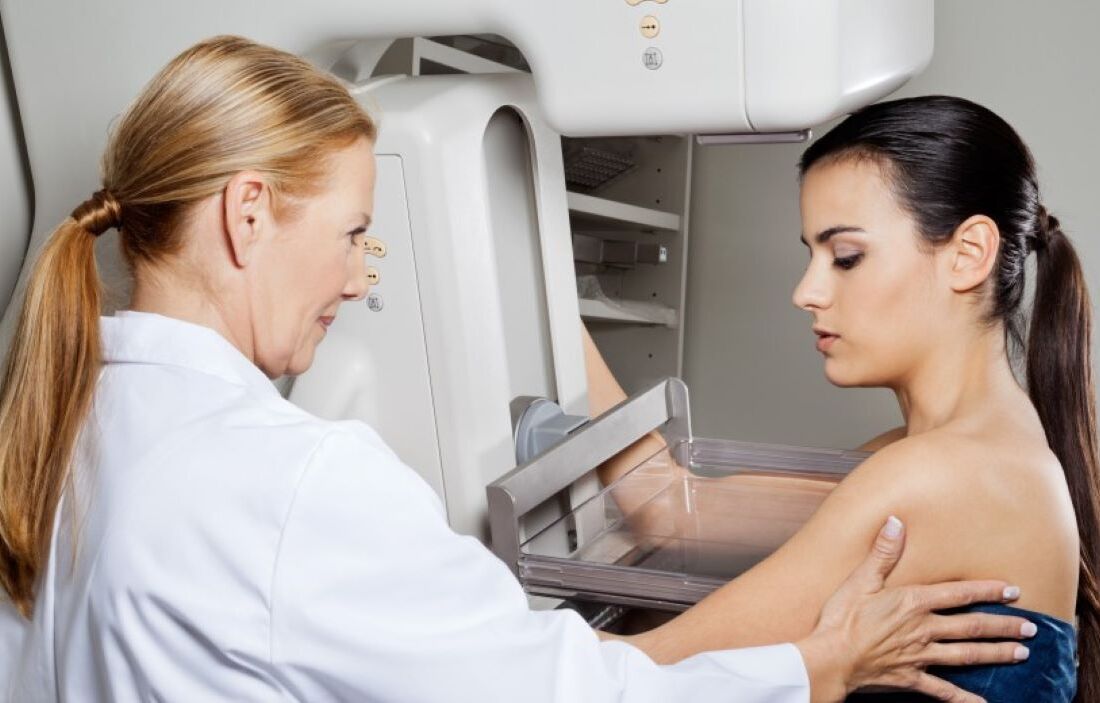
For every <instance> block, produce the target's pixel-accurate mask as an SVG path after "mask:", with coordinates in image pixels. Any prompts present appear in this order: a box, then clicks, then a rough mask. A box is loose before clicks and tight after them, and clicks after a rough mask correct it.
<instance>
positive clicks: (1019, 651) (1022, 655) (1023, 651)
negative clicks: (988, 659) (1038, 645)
mask: <svg viewBox="0 0 1100 703" xmlns="http://www.w3.org/2000/svg"><path fill="white" fill-rule="evenodd" d="M1030 656H1031V651H1030V650H1029V649H1028V648H1027V647H1024V646H1023V645H1021V646H1019V647H1017V648H1016V651H1015V652H1013V653H1012V657H1013V658H1014V659H1015V660H1016V661H1018V662H1022V661H1023V660H1025V659H1027V658H1028V657H1030Z"/></svg>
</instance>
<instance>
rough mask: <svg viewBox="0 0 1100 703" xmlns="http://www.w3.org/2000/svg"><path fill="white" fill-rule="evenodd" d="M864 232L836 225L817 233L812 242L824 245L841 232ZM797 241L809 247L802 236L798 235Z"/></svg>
mask: <svg viewBox="0 0 1100 703" xmlns="http://www.w3.org/2000/svg"><path fill="white" fill-rule="evenodd" d="M866 231H867V230H865V229H863V228H862V227H855V226H853V225H836V226H834V227H830V228H828V229H823V230H821V231H820V232H818V233H817V234H816V235H814V241H815V242H817V243H818V244H824V243H825V242H827V241H829V240H830V239H832V238H833V237H834V236H836V235H838V234H840V233H842V232H866ZM798 241H800V242H802V243H803V244H805V245H806V246H810V245H809V244H807V243H806V238H805V237H803V236H802V235H799V237H798Z"/></svg>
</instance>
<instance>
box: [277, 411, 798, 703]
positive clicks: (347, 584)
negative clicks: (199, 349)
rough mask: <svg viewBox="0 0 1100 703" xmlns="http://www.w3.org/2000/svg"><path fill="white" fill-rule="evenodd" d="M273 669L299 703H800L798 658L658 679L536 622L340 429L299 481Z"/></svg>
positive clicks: (578, 621) (432, 506) (286, 537)
mask: <svg viewBox="0 0 1100 703" xmlns="http://www.w3.org/2000/svg"><path fill="white" fill-rule="evenodd" d="M270 597H271V662H270V663H271V667H272V671H273V674H274V676H275V677H276V679H277V680H278V681H279V682H280V683H281V685H282V686H283V687H285V688H286V689H287V690H288V692H289V693H290V694H291V695H292V696H294V697H295V698H297V699H299V700H303V701H314V702H316V701H353V700H372V701H416V702H420V701H424V702H427V701H447V702H448V703H454V702H463V701H478V702H479V703H480V702H483V701H516V700H523V701H531V702H533V703H541V702H545V703H575V702H577V701H619V702H621V703H649V702H654V703H656V702H658V701H660V702H662V703H669V702H674V701H700V702H702V701H730V702H731V703H733V702H738V703H803V702H805V701H808V700H809V686H808V682H807V678H806V670H805V668H804V666H803V663H802V660H801V658H800V656H799V653H798V650H797V649H796V648H795V647H794V646H793V645H780V646H775V647H760V648H755V649H749V650H739V651H728V652H715V653H708V654H702V655H698V656H695V657H692V658H690V659H687V660H685V661H683V662H681V663H679V664H677V665H674V666H658V665H656V664H654V663H653V661H652V660H651V659H649V658H648V657H647V656H646V655H645V654H644V653H643V652H642V651H641V650H639V649H637V648H635V647H633V646H631V645H629V644H627V643H624V642H618V641H615V642H600V641H599V640H598V638H597V637H596V635H595V633H594V632H593V631H592V629H591V628H589V627H588V625H587V624H586V623H585V622H584V621H583V619H582V618H580V616H579V615H577V614H576V613H574V612H572V611H566V610H555V611H545V612H539V611H532V610H530V609H529V607H528V604H527V600H526V596H525V595H524V594H523V591H522V589H521V588H520V587H519V585H518V584H517V583H516V581H515V578H514V577H513V576H512V574H511V573H510V572H509V571H508V569H507V568H506V567H505V565H504V564H503V563H502V562H501V561H500V560H499V559H497V558H496V557H495V556H494V555H493V554H492V553H491V552H489V551H488V550H487V549H486V548H485V547H484V546H483V545H482V544H481V543H480V542H478V541H477V540H476V539H474V538H472V537H466V536H461V535H458V534H456V533H455V532H453V531H452V530H451V529H450V528H449V527H448V525H447V524H446V521H445V519H444V516H443V510H442V506H441V504H440V502H439V500H438V498H437V497H436V495H435V494H434V493H433V492H432V491H431V489H430V488H429V487H428V485H427V484H426V483H425V482H424V481H423V480H422V479H421V478H420V477H419V476H418V475H416V473H415V472H413V471H412V470H411V469H409V468H408V467H406V466H404V465H403V464H402V463H401V462H400V461H399V460H398V459H397V458H396V457H395V456H394V455H393V453H392V452H391V451H390V450H389V449H388V448H386V447H385V446H384V445H382V444H381V442H380V441H379V440H377V438H376V435H374V433H373V432H372V431H371V430H369V429H368V428H367V427H366V426H363V425H357V424H351V423H343V424H341V425H340V426H338V428H337V429H335V430H334V431H332V432H331V433H330V434H329V435H327V436H326V437H325V439H324V440H322V442H321V444H320V446H319V447H318V448H317V449H316V451H315V452H314V455H313V457H312V460H311V461H310V462H309V464H308V466H307V467H306V468H305V469H304V471H303V472H302V475H301V478H300V481H299V483H298V487H297V491H296V494H295V497H294V501H293V504H292V506H291V508H290V511H289V514H288V516H287V519H286V522H285V525H284V529H283V534H282V538H281V540H280V545H279V550H278V556H277V560H276V564H275V569H274V574H273V578H272V588H271V596H270Z"/></svg>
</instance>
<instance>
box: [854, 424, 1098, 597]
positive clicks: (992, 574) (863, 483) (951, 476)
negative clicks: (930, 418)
mask: <svg viewBox="0 0 1100 703" xmlns="http://www.w3.org/2000/svg"><path fill="white" fill-rule="evenodd" d="M842 491H843V494H842V493H841V492H842ZM836 494H837V495H836V497H838V498H840V499H841V502H844V503H849V504H852V503H858V502H861V501H866V502H868V503H870V504H871V505H874V506H878V509H879V510H880V511H881V510H887V509H888V510H890V511H891V512H893V513H894V514H897V515H898V516H899V517H900V518H901V519H902V520H903V521H905V523H906V525H907V530H908V538H907V546H906V553H905V556H904V557H903V559H902V562H901V563H900V564H899V567H898V569H897V571H896V572H895V574H894V575H893V576H892V577H891V581H892V582H894V583H928V582H932V581H941V580H953V579H967V578H1004V579H1007V580H1011V581H1013V582H1016V583H1019V584H1020V585H1021V586H1022V587H1024V589H1025V598H1027V600H1026V601H1021V604H1022V605H1024V607H1034V608H1035V609H1037V610H1042V611H1044V612H1049V613H1052V614H1058V613H1062V614H1064V613H1065V612H1066V608H1069V611H1070V612H1072V597H1073V594H1074V593H1075V591H1076V586H1075V583H1076V579H1075V574H1076V561H1077V556H1076V555H1077V528H1076V521H1075V518H1074V512H1073V506H1072V502H1071V501H1070V498H1069V493H1068V489H1067V488H1066V484H1065V478H1064V475H1063V473H1062V470H1061V466H1060V465H1059V463H1058V460H1057V458H1056V457H1055V456H1054V455H1053V453H1052V452H1051V451H1050V450H1049V448H1048V447H1047V446H1046V444H1045V442H1044V441H1040V440H1038V439H1037V438H1035V437H1033V436H1026V435H1021V433H1013V432H1011V431H1005V432H1000V431H999V430H998V431H993V432H973V431H969V432H968V431H959V430H956V429H952V428H940V429H937V430H932V431H929V432H925V433H923V434H919V435H915V436H912V437H906V438H904V439H900V440H898V441H896V442H893V443H892V444H890V445H889V446H886V447H884V448H883V449H881V450H880V451H878V452H877V453H875V454H874V455H873V456H871V457H870V458H868V459H867V460H866V461H865V462H864V463H863V464H861V465H860V466H859V467H858V468H857V469H856V470H855V471H853V472H852V474H851V475H850V476H849V477H848V478H847V479H845V481H843V482H842V483H841V484H840V486H839V487H838V488H837V491H836Z"/></svg>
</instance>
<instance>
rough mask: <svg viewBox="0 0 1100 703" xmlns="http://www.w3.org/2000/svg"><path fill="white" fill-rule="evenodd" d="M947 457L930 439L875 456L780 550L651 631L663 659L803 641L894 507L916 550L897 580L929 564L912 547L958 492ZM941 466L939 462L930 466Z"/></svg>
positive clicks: (910, 551) (901, 566) (908, 556)
mask: <svg viewBox="0 0 1100 703" xmlns="http://www.w3.org/2000/svg"><path fill="white" fill-rule="evenodd" d="M942 465H943V458H942V457H941V456H938V452H937V451H935V448H934V447H931V446H929V445H928V443H926V442H920V441H915V440H912V439H910V440H906V441H904V442H899V443H896V444H893V445H891V446H890V447H887V448H885V449H883V450H882V451H880V452H879V453H877V454H875V455H874V456H872V457H870V458H868V459H867V460H866V461H865V462H864V463H863V464H861V465H860V466H859V467H858V468H857V469H855V470H854V471H853V472H852V473H851V474H849V476H848V477H847V478H845V479H844V480H843V481H842V482H841V483H840V484H839V485H838V486H837V488H836V489H835V490H833V491H832V493H831V494H830V495H829V496H828V498H826V499H825V501H824V502H823V503H822V504H821V507H820V508H819V509H818V510H817V512H816V513H815V514H814V515H813V517H811V518H810V520H809V521H808V522H807V523H806V524H805V525H804V526H803V527H802V528H801V529H800V530H799V531H798V532H797V533H796V534H795V535H794V536H793V537H792V538H791V539H790V540H788V541H787V542H786V543H785V544H784V545H783V546H782V547H780V548H779V549H778V550H776V551H775V552H774V553H773V554H772V555H771V556H769V557H768V558H767V559H765V560H764V561H762V562H760V563H759V564H757V565H756V566H755V567H753V568H752V569H750V570H749V571H747V572H745V573H744V574H742V575H741V576H739V577H738V578H736V579H734V580H733V581H731V582H730V583H729V584H726V585H725V586H723V587H722V588H720V589H718V590H717V591H715V592H714V593H712V594H711V595H710V596H708V597H707V598H706V599H704V600H703V601H702V602H701V603H700V604H698V605H697V606H696V607H695V608H693V609H692V610H689V611H688V612H687V613H685V614H684V615H683V616H681V617H680V618H677V620H674V621H673V622H672V623H669V624H668V625H666V626H665V628H664V631H663V632H659V633H656V634H655V637H656V638H657V639H661V638H664V639H665V640H666V641H665V642H659V641H658V642H657V643H656V644H653V641H654V637H651V638H650V640H649V641H647V646H653V647H654V649H655V651H656V652H657V653H658V656H659V657H660V658H661V659H662V660H677V659H679V658H681V657H682V656H685V655H688V654H690V653H692V652H694V651H701V650H705V649H715V648H732V647H743V646H754V645H760V644H772V643H777V642H787V641H795V640H797V639H800V638H802V637H804V636H806V635H808V634H809V633H810V632H811V631H812V630H813V627H814V625H815V624H816V622H817V618H818V616H819V614H820V612H821V608H822V607H823V605H824V604H825V601H826V600H827V599H828V598H829V597H830V596H831V595H832V594H833V592H834V591H835V590H836V589H837V587H838V586H839V585H840V584H841V583H842V582H843V581H844V580H845V579H846V578H847V577H848V575H849V574H850V573H851V571H852V570H853V569H854V568H855V567H856V566H857V565H858V564H859V563H860V562H862V561H863V559H864V558H865V557H866V556H867V554H868V551H869V549H870V547H871V545H872V543H873V542H874V539H875V537H876V535H877V534H878V531H879V529H880V528H881V527H882V525H883V523H884V522H885V521H886V519H887V517H889V516H890V515H896V516H897V517H899V518H900V519H901V520H902V521H903V522H905V523H906V526H907V550H906V553H905V555H904V556H903V557H902V561H901V562H900V563H899V565H898V567H897V568H896V569H895V571H894V573H893V574H892V575H891V578H890V582H891V583H905V582H911V581H912V580H913V579H917V578H919V577H920V576H921V574H922V573H923V572H924V569H923V566H921V565H920V564H918V563H917V562H918V559H915V558H914V552H916V551H917V550H914V549H910V548H909V547H910V546H911V543H912V542H914V541H924V539H925V538H926V537H928V536H929V534H928V529H929V528H933V529H935V522H936V521H935V520H934V518H935V512H936V510H937V507H936V506H938V505H942V504H943V501H942V500H940V498H944V499H945V500H948V499H949V498H947V497H946V496H945V495H944V494H945V493H949V492H950V491H948V490H947V488H948V486H947V484H946V483H945V481H943V480H942V479H943V477H944V476H945V475H946V474H947V473H948V472H945V471H943V470H938V469H935V468H934V467H936V466H942ZM930 469H931V470H930Z"/></svg>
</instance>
